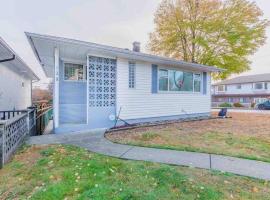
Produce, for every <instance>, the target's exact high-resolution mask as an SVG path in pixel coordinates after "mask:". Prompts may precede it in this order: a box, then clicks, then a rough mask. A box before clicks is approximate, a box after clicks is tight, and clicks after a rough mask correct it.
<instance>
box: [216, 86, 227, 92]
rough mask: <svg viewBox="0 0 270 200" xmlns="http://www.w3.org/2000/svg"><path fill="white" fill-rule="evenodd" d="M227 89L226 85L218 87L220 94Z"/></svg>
mask: <svg viewBox="0 0 270 200" xmlns="http://www.w3.org/2000/svg"><path fill="white" fill-rule="evenodd" d="M225 90H226V88H225V85H218V86H217V91H218V92H225Z"/></svg>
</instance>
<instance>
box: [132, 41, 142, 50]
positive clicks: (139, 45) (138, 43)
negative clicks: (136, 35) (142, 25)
mask: <svg viewBox="0 0 270 200" xmlns="http://www.w3.org/2000/svg"><path fill="white" fill-rule="evenodd" d="M133 51H135V52H140V51H141V43H140V42H133Z"/></svg>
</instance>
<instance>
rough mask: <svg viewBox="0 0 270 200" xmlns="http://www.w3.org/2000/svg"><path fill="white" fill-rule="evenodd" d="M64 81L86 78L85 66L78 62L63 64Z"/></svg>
mask: <svg viewBox="0 0 270 200" xmlns="http://www.w3.org/2000/svg"><path fill="white" fill-rule="evenodd" d="M64 80H65V81H84V80H86V73H85V67H84V66H83V65H80V64H72V63H65V64H64Z"/></svg>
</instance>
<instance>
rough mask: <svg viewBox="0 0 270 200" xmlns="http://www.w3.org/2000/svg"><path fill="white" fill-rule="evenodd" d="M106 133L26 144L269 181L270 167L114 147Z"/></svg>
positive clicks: (215, 157) (34, 140) (192, 154)
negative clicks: (59, 146)
mask: <svg viewBox="0 0 270 200" xmlns="http://www.w3.org/2000/svg"><path fill="white" fill-rule="evenodd" d="M104 132H105V130H97V131H93V132H87V133H72V134H58V135H57V134H54V135H43V136H34V137H30V138H29V140H28V141H27V143H28V144H30V145H32V144H36V145H42V144H71V145H75V146H79V147H83V148H86V149H88V150H89V151H92V152H96V153H100V154H103V155H107V156H113V157H117V158H122V159H130V160H142V161H150V162H158V163H166V164H173V165H181V166H190V167H197V168H203V169H213V170H219V171H223V172H230V173H234V174H238V175H243V176H249V177H253V178H259V179H265V180H270V163H266V162H261V161H253V160H247V159H240V158H234V157H229V156H221V155H213V154H207V153H196V152H185V151H175V150H165V149H155V148H145V147H136V146H130V145H122V144H115V143H113V142H111V141H109V140H107V139H106V138H104Z"/></svg>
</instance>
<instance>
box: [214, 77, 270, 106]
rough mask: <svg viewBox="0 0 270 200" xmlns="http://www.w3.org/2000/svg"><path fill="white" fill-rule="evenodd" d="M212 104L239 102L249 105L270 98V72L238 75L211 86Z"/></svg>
mask: <svg viewBox="0 0 270 200" xmlns="http://www.w3.org/2000/svg"><path fill="white" fill-rule="evenodd" d="M212 91H213V97H212V105H213V106H218V105H220V104H222V103H224V102H226V103H231V104H233V103H241V104H242V105H244V106H246V107H249V106H251V104H252V103H260V102H262V101H265V100H266V99H267V98H270V73H268V74H256V75H249V76H239V77H236V78H232V79H228V80H225V81H221V82H218V83H216V84H213V86H212Z"/></svg>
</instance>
